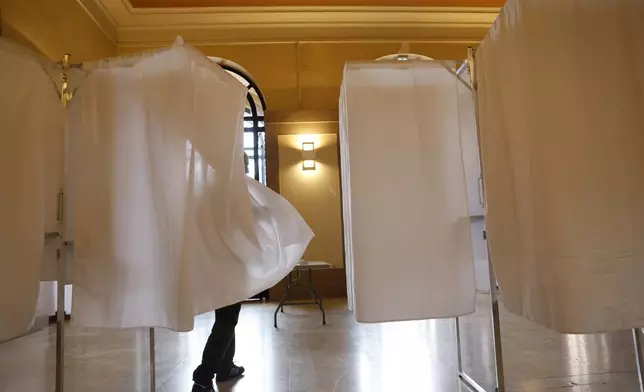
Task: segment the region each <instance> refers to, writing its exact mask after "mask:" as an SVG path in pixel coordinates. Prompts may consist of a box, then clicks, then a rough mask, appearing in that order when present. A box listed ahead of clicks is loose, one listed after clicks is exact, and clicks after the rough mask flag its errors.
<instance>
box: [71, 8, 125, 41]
mask: <svg viewBox="0 0 644 392" xmlns="http://www.w3.org/2000/svg"><path fill="white" fill-rule="evenodd" d="M76 1H77V2H78V4H80V6H81V7H83V9H84V10H85V12H87V14H88V15H89V16H90V18H92V20H93V21H94V23H96V25H97V26H98V27H99V28H100V29H101V31H103V33H104V34H105V35H106V36H107V37H108V38H109V39H110V40H111V41H112V42H114V43H115V44H116V43H117V40H118V29H117V23H116V21H115V20H114V18H112V15H111V14H110V13H109V12H108V11H107V10H106V9H105V7H103V3H101V1H100V0H76Z"/></svg>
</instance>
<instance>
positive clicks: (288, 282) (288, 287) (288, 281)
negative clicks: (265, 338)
mask: <svg viewBox="0 0 644 392" xmlns="http://www.w3.org/2000/svg"><path fill="white" fill-rule="evenodd" d="M289 290H291V274H290V273H289V274H288V276H287V278H286V289H285V290H284V295H283V296H282V299H281V300H280V302H279V304H277V309H275V313H274V314H273V326H274V327H275V328H277V313H279V311H280V310H281V311H282V313H284V302H286V299H287V298H288V292H289Z"/></svg>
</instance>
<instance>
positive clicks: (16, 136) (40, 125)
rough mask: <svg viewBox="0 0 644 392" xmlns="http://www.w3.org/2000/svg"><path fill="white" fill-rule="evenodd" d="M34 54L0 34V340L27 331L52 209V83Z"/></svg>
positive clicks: (55, 122) (56, 116) (58, 112)
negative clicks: (48, 145)
mask: <svg viewBox="0 0 644 392" xmlns="http://www.w3.org/2000/svg"><path fill="white" fill-rule="evenodd" d="M39 61H40V59H38V58H37V57H36V56H35V55H33V54H31V53H29V52H28V51H26V50H24V49H22V48H20V47H19V46H17V45H14V44H12V43H10V42H8V41H6V40H4V39H0V85H2V88H3V90H4V91H5V93H4V94H0V123H1V125H0V159H1V160H2V162H1V164H0V183H1V184H2V192H0V341H4V340H7V339H11V338H15V337H17V336H19V335H22V334H24V333H25V332H27V331H28V330H29V328H30V327H31V324H32V322H33V319H34V316H35V312H36V304H37V299H38V292H39V290H40V266H41V264H40V263H41V259H42V255H43V246H44V235H45V231H46V230H48V229H51V228H52V225H53V224H52V219H46V217H50V215H46V214H52V213H53V214H54V218H53V222H54V224H55V205H54V206H53V207H52V205H51V203H49V202H48V201H50V200H52V199H53V200H55V194H54V195H53V197H52V198H47V192H46V190H47V189H49V188H48V187H47V186H46V184H49V183H50V182H49V181H48V176H47V174H48V173H49V172H48V170H47V167H48V166H47V159H46V151H47V150H46V149H45V145H46V143H47V141H48V140H50V138H51V136H52V135H56V134H59V131H60V125H61V124H62V118H63V112H62V108H61V106H60V104H59V101H58V97H57V94H56V88H55V85H54V83H53V82H52V80H51V79H50V78H49V76H48V75H47V72H46V71H45V69H44V68H43V66H42V64H41V63H40V62H39Z"/></svg>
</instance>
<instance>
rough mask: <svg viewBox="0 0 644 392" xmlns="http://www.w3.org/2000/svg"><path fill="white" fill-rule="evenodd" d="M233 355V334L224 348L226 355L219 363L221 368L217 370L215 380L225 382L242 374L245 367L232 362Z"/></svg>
mask: <svg viewBox="0 0 644 392" xmlns="http://www.w3.org/2000/svg"><path fill="white" fill-rule="evenodd" d="M234 357H235V336H233V340H232V341H231V342H230V345H229V346H228V350H226V355H225V356H224V360H223V361H222V363H221V368H220V369H219V370H218V371H217V382H226V381H228V380H233V379H236V378H239V377H241V376H243V375H244V372H245V371H246V369H244V367H243V366H237V365H235V364H234V363H233V358H234Z"/></svg>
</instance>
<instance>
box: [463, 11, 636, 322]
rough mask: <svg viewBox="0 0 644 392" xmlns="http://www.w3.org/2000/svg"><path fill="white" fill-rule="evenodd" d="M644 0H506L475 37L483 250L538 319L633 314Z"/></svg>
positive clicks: (624, 318) (512, 305)
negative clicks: (483, 198)
mask: <svg viewBox="0 0 644 392" xmlns="http://www.w3.org/2000/svg"><path fill="white" fill-rule="evenodd" d="M642 21H644V2H642V1H639V0H623V1H615V0H568V1H560V0H510V1H508V3H507V5H506V6H505V8H504V10H503V12H502V13H501V15H500V16H499V18H498V20H497V21H496V23H495V25H494V27H493V29H492V30H491V31H490V33H489V34H488V36H487V37H486V38H485V40H484V41H483V42H482V44H481V46H480V48H479V49H478V52H477V55H476V60H477V66H478V80H479V93H478V94H479V104H480V105H479V107H480V127H481V134H482V154H483V161H484V172H485V179H486V192H487V225H488V232H489V244H490V249H491V252H492V260H493V262H494V267H495V270H496V273H497V275H498V280H499V284H500V288H501V290H502V292H503V301H504V303H505V306H506V307H507V308H508V309H509V310H510V311H512V312H513V313H516V314H519V315H523V316H525V317H527V318H529V319H530V320H533V321H535V322H537V323H539V324H541V325H544V326H546V327H548V328H552V329H555V330H557V331H560V332H566V333H594V332H608V331H618V330H626V329H630V328H633V327H643V326H644V306H642V300H643V299H644V285H643V284H642V282H641V277H642V276H644V241H643V239H644V223H643V222H644V117H643V116H642V110H643V109H644V52H643V51H642V50H641V48H642V47H643V46H644V23H643V22H642Z"/></svg>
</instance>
